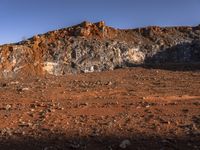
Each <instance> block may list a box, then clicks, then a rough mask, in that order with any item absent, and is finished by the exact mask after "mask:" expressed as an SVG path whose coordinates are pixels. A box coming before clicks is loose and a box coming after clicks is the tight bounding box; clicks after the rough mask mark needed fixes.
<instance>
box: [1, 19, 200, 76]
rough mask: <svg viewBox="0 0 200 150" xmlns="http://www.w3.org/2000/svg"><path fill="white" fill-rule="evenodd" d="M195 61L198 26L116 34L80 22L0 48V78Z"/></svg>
mask: <svg viewBox="0 0 200 150" xmlns="http://www.w3.org/2000/svg"><path fill="white" fill-rule="evenodd" d="M199 62H200V25H199V26H196V27H188V26H184V27H162V28H161V27H157V26H151V27H145V28H137V29H128V30H121V29H114V28H112V27H108V26H106V25H105V23H104V22H103V21H101V22H98V23H90V22H83V23H81V24H79V25H76V26H72V27H68V28H64V29H59V30H55V31H50V32H47V33H45V34H42V35H36V36H34V37H32V38H30V39H27V40H25V41H21V42H19V43H15V44H6V45H2V46H0V77H1V78H2V77H4V78H9V77H16V76H24V75H25V76H29V75H43V74H52V75H64V74H71V73H81V72H84V73H85V72H99V71H104V70H113V69H115V68H123V67H130V66H135V65H148V64H151V65H160V64H177V63H178V64H180V63H184V64H188V63H189V64H191V63H199Z"/></svg>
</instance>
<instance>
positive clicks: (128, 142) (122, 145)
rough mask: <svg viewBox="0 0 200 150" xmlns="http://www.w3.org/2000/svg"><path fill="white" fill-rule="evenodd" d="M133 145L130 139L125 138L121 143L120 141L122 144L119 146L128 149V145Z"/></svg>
mask: <svg viewBox="0 0 200 150" xmlns="http://www.w3.org/2000/svg"><path fill="white" fill-rule="evenodd" d="M130 145H131V142H130V141H129V140H127V139H126V140H123V141H122V142H121V143H120V145H119V147H120V148H122V149H126V148H127V147H128V146H130Z"/></svg>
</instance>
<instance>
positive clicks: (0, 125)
mask: <svg viewBox="0 0 200 150" xmlns="http://www.w3.org/2000/svg"><path fill="white" fill-rule="evenodd" d="M0 149H1V150H11V149H12V150H24V149H26V150H37V149H38V150H66V149H89V150H98V149H100V150H104V149H107V150H115V149H116V150H117V149H131V150H143V149H148V150H157V149H158V150H184V149H187V150H193V149H194V150H198V149H200V72H199V70H198V69H197V70H195V69H193V70H189V71H187V70H183V71H174V70H167V69H166V70H164V69H163V70H162V69H151V68H145V67H136V68H126V69H117V70H114V71H105V72H101V73H86V74H79V75H64V76H51V75H47V76H41V77H39V76H37V77H36V76H35V77H34V76H33V77H29V78H26V79H23V78H22V77H21V78H20V77H18V78H13V79H1V81H0Z"/></svg>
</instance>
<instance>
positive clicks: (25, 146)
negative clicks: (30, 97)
mask: <svg viewBox="0 0 200 150" xmlns="http://www.w3.org/2000/svg"><path fill="white" fill-rule="evenodd" d="M127 140H128V141H129V142H130V143H129V142H127ZM199 140H200V136H188V137H173V138H166V137H163V138H161V137H158V136H145V135H141V134H140V135H139V134H136V135H129V136H128V138H127V137H119V136H96V137H79V136H75V137H70V135H66V134H62V133H60V134H59V133H56V134H53V133H47V134H45V135H42V136H41V137H39V136H32V137H31V136H12V137H4V138H1V142H0V149H1V150H68V149H69V150H70V149H80V150H82V149H86V150H118V149H127V150H133V149H134V150H179V149H180V150H192V149H199V148H200V143H199Z"/></svg>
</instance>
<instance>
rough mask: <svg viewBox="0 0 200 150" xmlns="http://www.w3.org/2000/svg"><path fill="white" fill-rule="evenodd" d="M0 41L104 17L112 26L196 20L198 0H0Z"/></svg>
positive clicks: (195, 22)
mask: <svg viewBox="0 0 200 150" xmlns="http://www.w3.org/2000/svg"><path fill="white" fill-rule="evenodd" d="M0 19H1V22H0V44H4V43H10V42H17V41H20V40H22V39H23V38H24V37H26V38H28V37H31V36H33V35H34V34H40V33H45V32H47V31H49V30H54V29H58V28H63V27H67V26H71V25H74V24H77V23H80V22H82V21H84V20H88V21H91V22H96V21H100V20H104V21H105V22H106V24H107V25H109V26H113V27H116V28H136V27H143V26H148V25H160V26H175V25H198V24H200V0H0Z"/></svg>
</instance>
